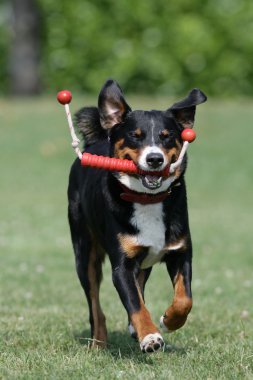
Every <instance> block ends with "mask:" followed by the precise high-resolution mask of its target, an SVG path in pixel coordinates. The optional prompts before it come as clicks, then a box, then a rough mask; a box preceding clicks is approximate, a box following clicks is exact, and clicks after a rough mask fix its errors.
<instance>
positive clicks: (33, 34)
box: [9, 0, 41, 95]
mask: <svg viewBox="0 0 253 380" xmlns="http://www.w3.org/2000/svg"><path fill="white" fill-rule="evenodd" d="M11 6H12V28H13V37H12V39H11V48H10V56H9V65H10V66H9V69H10V89H11V93H12V94H15V95H33V94H37V93H39V92H40V90H41V86H40V75H39V57H40V39H39V30H40V15H39V9H38V6H37V3H36V1H35V0H11Z"/></svg>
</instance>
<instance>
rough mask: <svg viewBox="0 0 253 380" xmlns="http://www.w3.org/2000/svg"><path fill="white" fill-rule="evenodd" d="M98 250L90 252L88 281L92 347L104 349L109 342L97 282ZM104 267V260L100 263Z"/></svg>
mask: <svg viewBox="0 0 253 380" xmlns="http://www.w3.org/2000/svg"><path fill="white" fill-rule="evenodd" d="M97 255H98V252H97V249H96V248H95V247H94V246H93V247H92V249H91V252H90V258H89V264H88V279H89V285H90V292H89V293H90V298H91V309H92V315H93V322H94V330H93V341H92V343H91V347H101V348H104V347H105V346H106V342H107V329H106V324H105V316H104V313H103V312H102V309H101V306H100V302H99V285H100V284H99V283H98V281H97V273H96V266H97V265H98V262H97ZM100 265H102V260H101V261H100Z"/></svg>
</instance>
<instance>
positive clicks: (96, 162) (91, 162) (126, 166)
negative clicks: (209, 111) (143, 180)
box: [57, 90, 196, 177]
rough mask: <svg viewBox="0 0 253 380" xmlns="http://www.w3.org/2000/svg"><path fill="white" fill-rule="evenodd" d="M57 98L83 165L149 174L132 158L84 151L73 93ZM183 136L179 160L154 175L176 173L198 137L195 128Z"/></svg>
mask: <svg viewBox="0 0 253 380" xmlns="http://www.w3.org/2000/svg"><path fill="white" fill-rule="evenodd" d="M57 100H58V102H59V103H60V104H62V105H64V107H65V112H66V115H67V120H68V125H69V130H70V134H71V137H72V143H71V145H72V148H73V149H74V151H75V152H76V154H77V156H78V157H79V159H80V161H81V165H82V166H92V167H96V168H101V169H106V170H111V171H120V172H126V173H134V174H147V171H145V170H142V169H140V168H138V167H137V166H136V165H135V163H134V162H133V161H131V160H126V159H120V158H113V157H104V156H97V155H95V154H90V153H86V152H84V153H82V152H81V151H80V149H79V147H78V145H79V143H80V140H79V139H78V137H77V136H76V133H75V129H74V126H73V122H72V118H71V113H70V108H69V103H70V102H71V100H72V94H71V92H70V91H68V90H63V91H60V92H58V94H57ZM181 138H182V140H183V141H184V143H183V147H182V149H181V152H180V154H179V157H178V159H177V161H176V162H174V163H173V164H171V166H170V167H166V168H165V169H164V170H162V171H159V172H156V171H152V172H151V173H152V175H156V174H158V175H160V176H162V177H168V176H169V175H170V174H172V173H174V171H175V170H176V168H177V167H178V166H180V165H181V163H182V161H183V158H184V155H185V153H186V151H187V148H188V146H189V144H190V143H191V142H193V141H194V140H195V138H196V133H195V131H194V130H193V129H190V128H185V129H184V130H183V132H182V134H181Z"/></svg>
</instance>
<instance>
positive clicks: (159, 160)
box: [146, 153, 164, 169]
mask: <svg viewBox="0 0 253 380" xmlns="http://www.w3.org/2000/svg"><path fill="white" fill-rule="evenodd" d="M146 161H147V164H148V166H149V167H150V168H152V169H157V168H158V167H159V166H161V165H162V164H163V163H164V158H163V155H162V154H161V153H149V154H148V155H147V157H146Z"/></svg>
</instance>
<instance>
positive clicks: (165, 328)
mask: <svg viewBox="0 0 253 380" xmlns="http://www.w3.org/2000/svg"><path fill="white" fill-rule="evenodd" d="M163 319H164V316H163V315H162V316H161V318H160V327H161V329H162V330H163V331H164V332H166V333H172V332H173V331H171V330H169V329H168V327H167V326H165V324H164V322H163Z"/></svg>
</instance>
